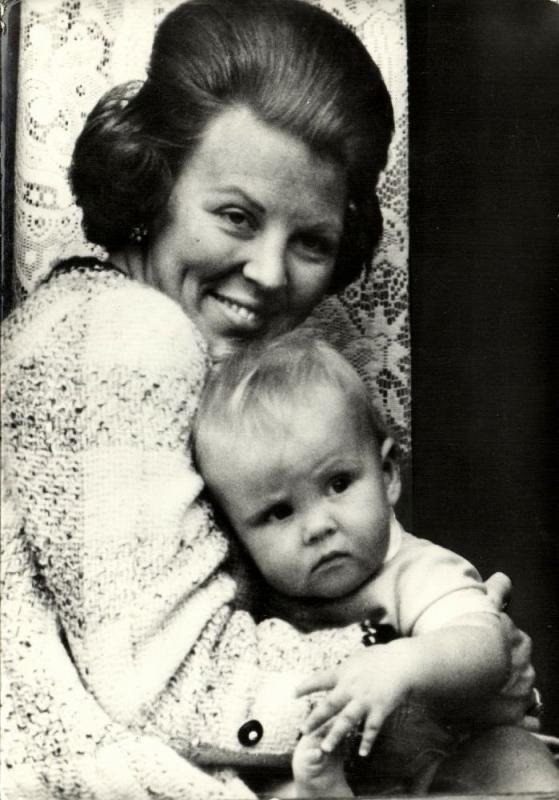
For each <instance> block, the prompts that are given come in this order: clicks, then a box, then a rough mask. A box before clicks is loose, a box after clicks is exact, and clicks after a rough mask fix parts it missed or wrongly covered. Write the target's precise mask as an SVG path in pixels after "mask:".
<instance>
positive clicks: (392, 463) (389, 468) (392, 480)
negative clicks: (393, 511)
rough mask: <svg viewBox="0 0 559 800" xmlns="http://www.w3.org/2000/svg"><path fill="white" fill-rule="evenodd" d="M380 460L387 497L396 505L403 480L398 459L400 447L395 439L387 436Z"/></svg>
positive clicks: (392, 504) (391, 503)
mask: <svg viewBox="0 0 559 800" xmlns="http://www.w3.org/2000/svg"><path fill="white" fill-rule="evenodd" d="M380 460H381V465H382V474H383V477H384V488H385V489H386V497H387V498H388V502H389V503H390V505H391V506H392V507H394V506H395V505H396V503H397V502H398V500H399V498H400V492H401V491H402V481H401V479H400V462H399V459H398V447H397V445H396V442H395V441H394V439H392V438H391V437H390V436H387V437H386V439H385V440H384V442H383V443H382V445H381V448H380Z"/></svg>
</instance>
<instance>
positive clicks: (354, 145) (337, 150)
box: [70, 0, 394, 291]
mask: <svg viewBox="0 0 559 800" xmlns="http://www.w3.org/2000/svg"><path fill="white" fill-rule="evenodd" d="M136 89H137V91H136ZM235 105H245V106H247V107H249V108H250V109H251V111H252V112H253V113H254V114H255V115H256V116H257V117H258V118H259V119H260V120H261V121H262V122H264V123H266V124H269V125H271V126H274V127H276V128H278V129H280V130H282V131H285V132H287V133H289V134H291V135H293V136H295V137H297V138H298V139H300V140H301V141H303V142H304V143H305V144H306V145H307V146H309V147H310V148H311V149H312V150H313V151H314V152H315V153H316V154H318V155H321V156H323V157H326V158H331V159H334V160H335V161H337V162H339V163H341V164H342V165H343V166H344V167H345V168H346V170H347V176H348V189H349V194H348V201H349V202H348V210H347V214H346V223H345V229H344V235H343V238H342V242H341V246H340V252H339V255H338V259H337V262H336V268H335V272H334V277H333V283H332V286H331V290H332V291H335V290H337V289H341V288H343V287H344V286H346V285H347V284H348V283H350V282H351V281H352V280H353V279H354V278H355V277H357V275H358V274H359V271H360V269H361V267H362V266H363V264H364V263H366V262H368V261H369V260H370V258H371V257H372V254H373V251H374V248H375V247H376V245H377V243H378V241H379V239H380V235H381V232H382V216H381V213H380V208H379V204H378V199H377V196H376V183H377V180H378V176H379V172H380V171H381V170H382V169H383V167H384V166H385V163H386V158H387V151H388V145H389V143H390V138H391V135H392V131H393V127H394V121H393V112H392V104H391V102H390V96H389V94H388V91H387V89H386V86H385V84H384V81H383V79H382V76H381V74H380V71H379V69H378V67H377V66H376V64H375V63H374V62H373V60H372V59H371V57H370V55H369V54H368V52H367V50H366V48H365V47H364V45H363V44H362V43H361V42H360V40H359V39H358V37H357V36H356V35H355V34H353V33H352V32H351V31H350V30H349V29H348V28H346V27H345V26H343V25H342V24H341V23H340V22H339V21H338V20H337V19H335V18H334V17H333V16H331V15H330V14H327V13H326V12H325V11H322V10H321V9H319V8H317V7H316V6H312V5H310V4H309V3H307V2H305V0H189V2H186V3H183V4H182V5H180V6H178V7H177V8H176V9H175V10H174V11H172V12H171V13H169V14H168V15H167V16H166V17H165V19H164V20H163V22H162V23H161V25H160V26H159V29H158V30H157V33H156V35H155V40H154V44H153V49H152V54H151V59H150V64H149V68H148V77H147V80H146V81H145V83H143V84H139V88H138V85H133V84H123V85H122V86H117V87H115V88H114V89H112V90H111V91H109V92H107V94H106V95H105V96H104V97H103V98H102V99H101V100H100V101H99V103H98V104H97V105H96V106H95V108H94V109H93V111H92V112H91V113H90V115H89V117H88V118H87V120H86V123H85V127H84V129H83V131H82V133H81V134H80V136H79V137H78V139H77V142H76V146H75V149H74V154H73V159H72V165H71V168H70V180H71V184H72V189H73V191H74V194H75V196H76V200H77V203H78V205H79V206H80V207H81V208H82V210H83V226H84V230H85V233H86V235H87V237H88V239H89V240H90V241H91V242H94V243H95V244H99V245H102V246H103V247H105V248H106V249H107V250H117V249H120V248H122V247H123V246H125V245H126V244H127V243H128V241H129V239H130V234H131V232H132V230H133V229H134V228H137V227H144V228H146V229H147V230H148V235H149V229H150V225H151V223H152V222H153V220H155V219H156V217H158V215H159V214H160V213H161V212H162V211H163V209H164V208H165V206H166V203H167V201H168V198H169V195H170V193H171V190H172V188H173V185H174V182H175V180H176V179H177V177H178V175H179V172H180V170H181V168H182V166H183V165H184V163H185V162H187V161H188V159H189V157H190V155H191V154H192V152H193V150H194V148H195V147H196V145H197V144H198V142H199V141H200V140H201V138H202V136H203V134H204V131H205V128H206V126H207V125H208V123H209V122H210V121H211V120H212V119H214V118H215V117H216V116H217V115H219V114H220V113H222V112H223V111H225V110H227V109H229V108H231V107H233V106H235ZM247 144H249V143H247Z"/></svg>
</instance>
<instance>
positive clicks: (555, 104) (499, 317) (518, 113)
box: [408, 0, 559, 733]
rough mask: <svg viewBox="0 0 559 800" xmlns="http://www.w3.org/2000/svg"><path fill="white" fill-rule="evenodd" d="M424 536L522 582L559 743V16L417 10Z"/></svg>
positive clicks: (415, 146)
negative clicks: (558, 678)
mask: <svg viewBox="0 0 559 800" xmlns="http://www.w3.org/2000/svg"><path fill="white" fill-rule="evenodd" d="M408 54H409V75H410V142H411V153H410V220H411V224H410V250H411V252H410V317H411V344H412V386H413V395H412V398H413V402H412V430H413V473H414V476H413V477H414V494H413V516H414V533H415V534H417V535H419V536H425V537H427V538H430V539H433V540H434V541H436V542H438V543H440V544H442V545H445V546H447V547H449V548H451V549H453V550H456V551H458V552H460V553H462V554H463V555H464V556H466V558H468V559H470V560H471V561H472V562H473V563H474V564H476V566H477V567H478V568H479V569H480V571H481V572H482V574H484V576H487V575H489V574H490V573H491V572H494V571H495V570H501V571H503V572H506V573H508V574H509V575H510V577H511V578H512V581H513V586H514V591H513V600H512V606H511V613H512V615H513V617H514V620H515V621H516V622H517V624H518V625H519V626H520V627H521V628H523V629H524V630H526V631H527V632H528V633H529V634H530V636H531V637H532V638H533V641H534V663H535V666H536V671H537V673H538V685H539V687H540V688H541V689H542V692H543V694H544V698H545V705H546V717H545V720H546V722H545V725H546V728H547V730H549V732H550V733H553V732H555V733H557V731H558V730H559V684H558V682H557V674H559V556H558V553H559V526H558V523H559V519H558V517H559V513H558V512H559V499H558V498H559V494H558V482H557V477H558V475H559V403H558V398H559V392H558V386H557V376H558V372H559V356H558V352H559V349H558V343H559V336H558V334H559V5H557V4H555V3H552V2H549V1H548V0H409V2H408Z"/></svg>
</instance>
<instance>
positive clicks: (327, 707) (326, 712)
mask: <svg viewBox="0 0 559 800" xmlns="http://www.w3.org/2000/svg"><path fill="white" fill-rule="evenodd" d="M346 703H347V698H343V697H340V698H339V699H336V694H335V693H333V692H330V693H329V694H328V695H327V696H326V697H325V698H324V699H323V700H321V701H320V702H319V703H318V704H317V706H316V708H313V710H312V711H311V713H310V714H309V716H308V717H307V719H306V720H305V722H304V723H303V724H302V725H301V731H302V733H303V734H309V733H313V731H316V730H317V728H320V726H321V725H324V723H325V722H328V721H329V720H331V719H332V717H335V716H336V714H339V712H340V711H341V710H342V708H343V707H344V706H345V705H346Z"/></svg>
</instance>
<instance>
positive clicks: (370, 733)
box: [359, 713, 382, 757]
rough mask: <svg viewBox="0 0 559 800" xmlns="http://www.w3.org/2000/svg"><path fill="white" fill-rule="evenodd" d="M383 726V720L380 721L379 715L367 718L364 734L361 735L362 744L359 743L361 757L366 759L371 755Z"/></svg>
mask: <svg viewBox="0 0 559 800" xmlns="http://www.w3.org/2000/svg"><path fill="white" fill-rule="evenodd" d="M381 725H382V719H380V718H379V717H378V715H376V714H372V713H371V714H369V715H368V716H367V719H366V720H365V724H364V726H363V733H362V734H361V742H360V743H359V755H360V756H362V757H365V756H368V755H369V753H370V752H371V748H372V746H373V744H374V741H375V739H376V738H377V735H378V732H379V731H380V728H381Z"/></svg>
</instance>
